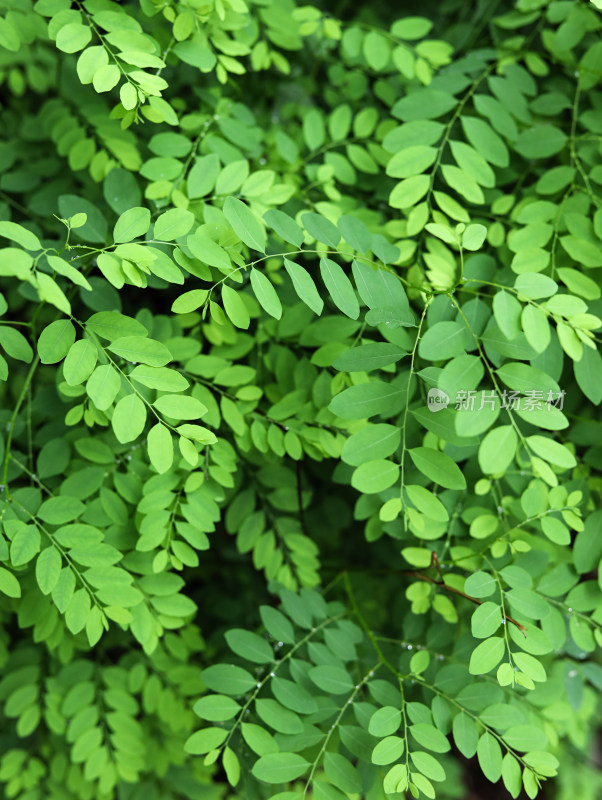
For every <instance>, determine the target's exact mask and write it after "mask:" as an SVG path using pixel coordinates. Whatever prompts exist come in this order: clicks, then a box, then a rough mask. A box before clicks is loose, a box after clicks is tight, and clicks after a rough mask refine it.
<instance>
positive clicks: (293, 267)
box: [284, 258, 324, 316]
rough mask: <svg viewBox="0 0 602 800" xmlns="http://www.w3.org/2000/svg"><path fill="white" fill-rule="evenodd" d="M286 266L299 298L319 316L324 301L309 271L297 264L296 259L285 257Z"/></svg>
mask: <svg viewBox="0 0 602 800" xmlns="http://www.w3.org/2000/svg"><path fill="white" fill-rule="evenodd" d="M284 267H285V269H286V271H287V272H288V274H289V275H290V278H291V280H292V282H293V288H294V289H295V292H296V293H297V295H298V297H299V299H300V300H302V301H303V302H304V303H305V305H306V306H309V307H310V308H311V310H312V311H313V312H314V314H318V316H319V315H320V314H321V313H322V309H323V308H324V301H323V300H322V298H321V297H320V295H319V294H318V290H317V289H316V284H315V283H314V281H313V278H312V277H311V275H310V274H309V272H308V271H307V270H306V269H304V268H303V267H300V266H299V265H298V264H295V262H294V261H289V259H288V258H285V259H284Z"/></svg>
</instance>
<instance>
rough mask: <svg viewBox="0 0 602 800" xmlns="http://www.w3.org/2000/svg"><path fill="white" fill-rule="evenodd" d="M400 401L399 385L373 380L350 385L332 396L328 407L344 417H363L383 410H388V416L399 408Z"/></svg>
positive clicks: (383, 411) (380, 412)
mask: <svg viewBox="0 0 602 800" xmlns="http://www.w3.org/2000/svg"><path fill="white" fill-rule="evenodd" d="M401 402H402V393H401V390H400V389H399V387H397V386H394V385H393V384H389V383H382V382H380V381H373V382H371V383H362V384H358V385H357V386H350V387H349V388H348V389H345V390H344V391H342V392H341V393H340V394H338V395H337V396H336V397H333V399H332V400H331V402H330V405H329V406H328V408H329V410H330V411H332V413H333V414H336V415H337V416H338V417H343V418H344V419H364V418H368V417H372V416H374V415H375V414H383V413H385V412H390V413H389V416H392V415H393V414H394V413H395V412H396V411H398V410H400V407H401Z"/></svg>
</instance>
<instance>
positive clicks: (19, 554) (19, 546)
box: [10, 525, 41, 567]
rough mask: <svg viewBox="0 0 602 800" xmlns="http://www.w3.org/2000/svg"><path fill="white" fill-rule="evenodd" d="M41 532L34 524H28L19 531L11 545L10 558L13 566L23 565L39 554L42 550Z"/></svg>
mask: <svg viewBox="0 0 602 800" xmlns="http://www.w3.org/2000/svg"><path fill="white" fill-rule="evenodd" d="M40 542H41V537H40V532H39V531H38V529H37V528H36V527H34V526H33V525H26V526H25V527H24V528H22V529H21V530H20V531H17V533H16V534H15V537H14V539H13V540H12V542H11V545H10V560H11V563H12V565H13V567H22V566H23V564H27V563H29V562H30V561H31V559H32V558H33V557H34V556H35V555H37V554H38V552H39V550H40Z"/></svg>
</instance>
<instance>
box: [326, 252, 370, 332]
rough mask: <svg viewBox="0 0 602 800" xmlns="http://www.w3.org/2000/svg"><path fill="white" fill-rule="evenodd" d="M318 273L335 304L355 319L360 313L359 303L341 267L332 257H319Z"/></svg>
mask: <svg viewBox="0 0 602 800" xmlns="http://www.w3.org/2000/svg"><path fill="white" fill-rule="evenodd" d="M320 273H321V275H322V280H323V281H324V285H325V286H326V288H327V289H328V292H329V293H330V296H331V297H332V300H333V302H334V304H335V306H337V308H340V310H341V311H342V312H343V314H346V315H347V316H348V317H351V319H357V318H358V316H359V313H360V307H359V303H358V302H357V298H356V296H355V292H354V290H353V286H352V284H351V281H350V280H349V278H348V277H347V276H346V275H345V273H344V272H343V269H342V268H341V267H340V266H339V265H338V264H337V263H335V262H334V261H332V259H330V258H321V259H320Z"/></svg>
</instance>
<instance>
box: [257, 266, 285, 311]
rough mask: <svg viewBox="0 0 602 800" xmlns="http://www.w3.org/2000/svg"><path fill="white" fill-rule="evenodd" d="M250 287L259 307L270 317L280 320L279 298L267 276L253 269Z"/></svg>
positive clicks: (280, 304) (280, 306)
mask: <svg viewBox="0 0 602 800" xmlns="http://www.w3.org/2000/svg"><path fill="white" fill-rule="evenodd" d="M251 287H252V288H253V292H254V293H255V297H256V298H257V300H258V301H259V304H260V306H261V307H262V308H263V309H264V310H265V311H267V313H268V314H269V315H270V316H271V317H274V318H275V319H280V318H281V317H282V303H281V302H280V298H279V297H278V294H277V292H276V290H275V289H274V287H273V285H272V282H271V281H270V279H269V278H268V277H267V275H264V273H263V272H260V271H259V270H258V269H255V267H253V268H252V269H251Z"/></svg>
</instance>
